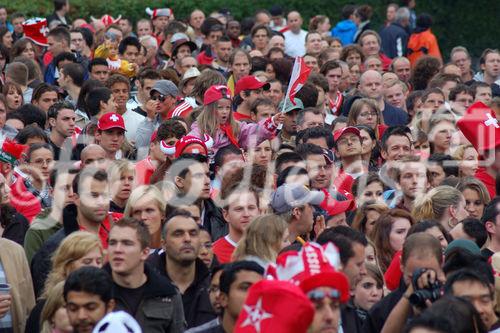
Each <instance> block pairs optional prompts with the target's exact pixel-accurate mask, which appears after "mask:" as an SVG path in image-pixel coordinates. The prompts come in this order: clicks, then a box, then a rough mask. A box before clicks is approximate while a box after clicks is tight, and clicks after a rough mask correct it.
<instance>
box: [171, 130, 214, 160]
mask: <svg viewBox="0 0 500 333" xmlns="http://www.w3.org/2000/svg"><path fill="white" fill-rule="evenodd" d="M196 145H198V146H201V148H202V149H203V151H200V150H199V149H197V148H195V147H196ZM190 146H191V147H190ZM182 154H202V155H205V156H208V149H207V146H206V144H205V142H203V140H201V139H200V138H198V137H196V136H193V135H186V136H183V137H182V138H181V139H180V140H179V141H177V142H176V143H175V155H174V157H175V158H179V156H181V155H182Z"/></svg>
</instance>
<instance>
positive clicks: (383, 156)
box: [380, 149, 387, 160]
mask: <svg viewBox="0 0 500 333" xmlns="http://www.w3.org/2000/svg"><path fill="white" fill-rule="evenodd" d="M380 155H382V158H383V159H384V160H387V152H386V151H385V150H383V149H380Z"/></svg>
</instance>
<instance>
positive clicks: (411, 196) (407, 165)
mask: <svg viewBox="0 0 500 333" xmlns="http://www.w3.org/2000/svg"><path fill="white" fill-rule="evenodd" d="M393 163H396V167H395V168H394V180H395V181H396V182H397V185H396V187H397V188H398V189H399V190H400V191H401V192H402V194H403V195H402V198H401V200H400V201H399V203H398V204H397V205H396V207H395V208H399V209H403V210H406V211H407V212H411V211H412V209H413V202H414V201H415V198H416V197H417V196H418V195H421V194H423V193H425V192H426V191H427V190H428V188H429V181H430V172H429V171H428V170H427V167H426V166H425V164H424V163H422V162H420V158H419V157H418V156H413V155H411V156H407V157H404V158H403V159H401V160H399V161H397V162H393Z"/></svg>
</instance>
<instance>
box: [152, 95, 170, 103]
mask: <svg viewBox="0 0 500 333" xmlns="http://www.w3.org/2000/svg"><path fill="white" fill-rule="evenodd" d="M166 98H167V96H165V95H153V96H151V99H152V100H153V101H160V102H162V103H163V102H165V99H166Z"/></svg>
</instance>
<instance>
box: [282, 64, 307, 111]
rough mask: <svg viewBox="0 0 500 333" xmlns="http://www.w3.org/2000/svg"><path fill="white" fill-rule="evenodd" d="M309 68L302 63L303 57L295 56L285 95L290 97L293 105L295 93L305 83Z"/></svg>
mask: <svg viewBox="0 0 500 333" xmlns="http://www.w3.org/2000/svg"><path fill="white" fill-rule="evenodd" d="M310 73H311V69H310V68H309V67H307V66H306V64H305V63H304V58H302V57H296V58H295V62H294V64H293V70H292V76H291V77H290V82H289V83H288V90H287V92H286V95H287V96H288V98H290V101H291V102H292V104H293V105H296V103H295V95H296V94H297V93H298V92H299V90H300V89H301V88H302V86H303V85H304V84H305V83H306V81H307V78H308V77H309V74H310Z"/></svg>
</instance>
